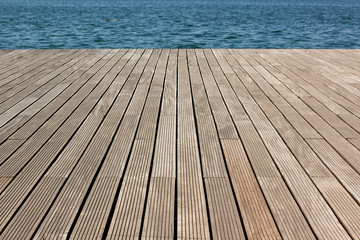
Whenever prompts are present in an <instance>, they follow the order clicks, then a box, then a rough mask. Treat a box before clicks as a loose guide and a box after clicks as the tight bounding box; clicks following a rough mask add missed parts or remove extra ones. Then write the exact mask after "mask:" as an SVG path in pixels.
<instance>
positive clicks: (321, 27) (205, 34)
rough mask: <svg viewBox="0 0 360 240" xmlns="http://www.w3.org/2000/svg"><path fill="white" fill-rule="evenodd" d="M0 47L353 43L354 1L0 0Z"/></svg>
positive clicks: (359, 18)
mask: <svg viewBox="0 0 360 240" xmlns="http://www.w3.org/2000/svg"><path fill="white" fill-rule="evenodd" d="M0 48H2V49H21V48H360V0H327V1H326V0H303V1H295V0H282V1H281V0H279V1H271V0H270V1H266V0H254V1H242V0H237V1H233V0H207V1H205V0H204V1H196V0H195V1H188V0H186V1H181V0H162V1H158V0H150V1H143V0H71V1H70V0H60V1H55V0H0Z"/></svg>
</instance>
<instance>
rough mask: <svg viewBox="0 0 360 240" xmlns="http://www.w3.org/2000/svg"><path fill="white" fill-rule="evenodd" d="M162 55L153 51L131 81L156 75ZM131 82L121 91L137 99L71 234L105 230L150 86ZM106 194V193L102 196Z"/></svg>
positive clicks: (88, 233) (99, 234)
mask: <svg viewBox="0 0 360 240" xmlns="http://www.w3.org/2000/svg"><path fill="white" fill-rule="evenodd" d="M158 58H159V51H156V52H155V53H153V54H152V55H151V57H150V59H149V62H148V64H147V65H146V67H145V69H144V66H143V65H140V66H139V67H138V68H137V69H134V71H133V74H132V75H131V76H130V79H131V81H130V82H133V81H135V80H136V81H139V82H138V84H140V83H141V82H142V81H143V78H144V77H149V75H148V74H149V73H150V78H152V74H153V72H154V69H155V67H156V62H157V60H158ZM141 66H142V67H141ZM136 76H138V77H136ZM140 76H141V77H140ZM130 82H129V85H127V86H126V87H124V89H123V91H121V93H120V96H122V97H123V98H130V96H131V95H132V92H133V91H135V93H134V96H133V100H132V101H131V103H130V105H129V108H128V110H127V112H126V113H125V116H124V119H123V120H122V123H121V125H120V126H119V129H118V130H117V133H116V136H115V138H114V142H113V144H112V145H111V148H110V150H109V153H108V155H107V157H106V159H105V161H104V163H103V166H102V168H101V169H100V172H99V175H98V177H97V178H96V181H95V184H94V186H93V188H92V189H91V192H90V194H89V196H88V198H87V201H86V202H85V206H84V208H83V209H82V210H81V213H80V216H79V220H78V221H77V224H76V225H75V227H74V231H73V234H72V235H71V236H70V237H71V238H74V239H77V238H79V237H84V238H86V236H88V237H90V236H94V237H95V236H97V237H101V236H103V234H104V229H105V225H106V222H107V217H108V215H109V214H110V211H111V206H112V204H113V201H114V198H115V194H116V190H117V188H118V185H119V182H120V178H121V176H122V172H123V170H124V167H125V165H126V161H127V159H128V155H129V154H130V151H131V146H132V142H133V139H134V135H135V131H136V127H137V126H138V121H139V119H140V113H139V111H141V109H142V108H143V105H144V101H145V99H144V98H145V97H146V92H147V91H148V87H146V86H144V87H138V88H136V84H135V85H134V84H132V83H130ZM141 99H143V100H141ZM121 102H122V101H121V100H120V99H119V103H118V104H120V103H121ZM117 115H118V114H116V112H114V116H113V117H114V118H116V116H117ZM120 136H121V137H120ZM139 146H140V145H139ZM101 189H109V192H108V193H106V192H104V191H102V190H101ZM102 194H105V195H104V196H103V197H101V196H102ZM99 195H100V196H99ZM97 203H98V204H102V205H104V206H105V209H104V210H103V209H99V208H95V209H94V208H92V207H91V206H93V204H97ZM94 218H96V219H99V221H95V222H94V221H90V219H94ZM88 222H89V223H88Z"/></svg>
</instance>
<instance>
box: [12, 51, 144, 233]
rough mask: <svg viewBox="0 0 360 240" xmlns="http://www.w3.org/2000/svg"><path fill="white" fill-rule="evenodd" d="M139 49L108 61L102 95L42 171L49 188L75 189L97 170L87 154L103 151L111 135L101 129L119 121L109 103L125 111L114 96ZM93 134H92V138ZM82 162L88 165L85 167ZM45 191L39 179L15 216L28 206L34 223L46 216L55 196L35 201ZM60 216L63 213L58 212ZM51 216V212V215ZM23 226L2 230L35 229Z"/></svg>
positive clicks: (117, 109) (57, 191)
mask: <svg viewBox="0 0 360 240" xmlns="http://www.w3.org/2000/svg"><path fill="white" fill-rule="evenodd" d="M142 52H143V50H139V51H138V53H137V54H136V56H134V58H133V60H132V61H130V63H129V66H127V65H125V63H126V62H128V60H129V58H130V57H131V56H132V55H133V51H130V52H129V55H127V56H125V59H124V60H125V61H119V62H117V61H116V59H115V61H114V62H113V63H110V64H109V66H111V67H112V69H111V70H110V72H109V73H108V74H107V75H106V76H105V79H104V80H105V81H104V82H103V84H104V85H105V89H107V91H106V93H105V95H103V97H102V98H101V100H100V102H99V104H97V105H96V107H95V108H94V109H93V111H92V112H91V113H90V115H89V116H88V118H87V119H86V122H85V124H84V125H82V126H81V128H80V129H79V131H78V132H77V134H76V135H75V136H74V138H73V139H72V140H71V142H70V143H69V144H68V145H67V148H66V149H65V151H63V153H62V154H61V155H60V157H59V159H58V160H57V161H56V162H55V164H54V165H53V166H52V167H51V168H50V169H49V171H48V172H47V173H46V175H45V179H47V180H48V182H49V181H52V184H53V185H52V188H54V190H55V191H54V192H55V193H57V194H62V192H59V191H60V190H61V189H62V187H64V190H63V191H65V192H71V191H73V190H74V189H72V188H71V187H74V185H75V186H78V185H77V184H79V183H84V182H86V181H88V180H89V179H88V178H87V177H89V178H90V174H91V171H94V170H96V168H95V167H94V166H96V165H95V163H96V161H100V160H101V157H95V158H92V159H91V158H90V157H89V155H88V154H90V156H91V154H93V156H97V155H96V153H97V151H102V149H104V148H105V149H106V147H107V144H105V141H110V140H111V135H110V136H109V137H108V138H106V137H104V132H102V131H106V130H109V132H108V134H111V131H110V130H111V128H109V127H108V124H113V123H114V119H115V121H119V122H120V120H121V118H120V119H118V118H114V117H111V113H109V114H110V116H109V114H108V115H107V112H108V109H109V108H110V107H112V108H111V109H115V111H114V110H112V114H114V112H115V113H118V114H119V115H118V116H120V117H121V112H122V111H123V112H124V111H125V108H126V105H127V104H126V103H125V105H124V106H121V105H122V104H123V103H124V102H123V101H121V100H124V99H117V102H118V103H119V102H121V104H120V105H119V104H114V100H115V99H116V98H117V96H118V94H119V92H120V90H121V89H122V85H123V84H124V82H126V79H127V76H126V72H128V73H127V74H129V70H130V72H131V69H132V68H133V66H134V65H135V64H136V62H137V60H138V59H139V58H140V56H141V55H142ZM120 56H121V55H120ZM145 60H146V57H145ZM114 64H115V65H114ZM124 65H125V68H124ZM123 68H124V69H125V75H123V74H121V73H122V71H121V70H122V69H123ZM129 68H130V69H129ZM119 70H120V76H121V77H120V78H116V75H117V73H118V71H119ZM126 70H127V71H126ZM118 76H119V75H118ZM122 77H124V78H122ZM105 116H108V117H109V118H106V119H107V120H104V121H103V118H104V117H105ZM100 123H102V124H101V126H100V128H99V129H98V125H99V124H100ZM113 125H114V126H112V128H113V129H114V128H115V129H116V126H117V125H116V124H113ZM97 129H98V130H97ZM96 130H97V131H96ZM95 132H96V134H95ZM94 134H95V135H94ZM93 135H94V137H93V138H92V136H93ZM91 140H93V141H91ZM96 140H103V142H104V145H102V146H101V147H99V148H97V147H92V148H91V145H92V146H94V144H98V142H96ZM89 141H91V142H90V146H89V147H88V148H86V147H87V146H88V143H89ZM85 149H86V151H85V152H84V150H85ZM94 153H95V154H94ZM100 156H101V155H100ZM80 157H82V158H81V159H79V158H80ZM83 159H86V161H85V162H84V160H83ZM91 161H92V162H93V165H92V164H89V163H91ZM85 166H87V167H88V168H87V167H85ZM89 168H90V169H89ZM91 168H93V169H92V170H91ZM79 170H80V171H79ZM71 173H73V174H71ZM87 173H88V174H87ZM69 175H70V176H69ZM75 179H77V180H75ZM79 179H81V181H78V180H79ZM67 180H68V181H67ZM74 180H75V183H74ZM90 180H91V178H90ZM78 182H79V183H78ZM65 183H66V185H65ZM44 184H45V185H44ZM84 185H85V184H84ZM82 187H84V186H82ZM79 189H80V188H79ZM75 191H76V190H75ZM79 191H80V190H79ZM45 193H46V180H44V181H42V182H40V184H39V185H38V186H37V188H36V189H35V190H34V191H33V192H32V195H30V199H28V200H27V201H26V202H25V206H23V207H22V209H21V214H18V215H16V216H15V217H16V218H21V215H22V216H24V215H26V214H29V211H31V209H34V210H35V211H36V212H35V213H33V214H32V215H33V219H34V221H36V222H37V224H40V223H41V220H42V218H44V217H45V216H47V217H48V218H49V216H48V215H47V211H48V209H49V207H50V206H51V204H52V202H53V201H54V200H55V198H56V197H57V196H56V195H55V196H54V195H51V196H49V197H48V198H46V201H43V203H42V204H41V205H38V202H39V200H40V199H39V197H37V196H39V195H41V194H45ZM60 196H61V195H60ZM70 196H72V195H69V196H68V197H69V198H70ZM73 197H74V196H73ZM57 199H59V200H60V199H61V197H58V198H57ZM62 200H63V201H62V203H63V204H64V205H66V204H68V202H66V200H64V199H62ZM68 200H70V199H68ZM80 200H81V199H80ZM78 201H79V199H78ZM76 210H77V209H76V208H72V211H76ZM61 216H63V217H64V215H61ZM65 216H66V214H65ZM67 217H70V216H67ZM51 218H52V217H51V216H50V219H51ZM61 220H63V219H62V218H61V217H60V216H59V221H58V222H56V223H59V222H61ZM55 221H56V220H55ZM13 224H17V223H16V221H15V222H13ZM69 224H70V225H71V222H70V223H69ZM62 227H63V228H66V227H69V225H66V226H64V225H62ZM22 229H23V231H22V232H15V233H14V232H11V231H5V233H6V234H8V235H9V236H14V235H15V236H16V234H17V235H20V234H23V236H26V235H25V234H28V235H32V234H34V231H35V230H36V229H34V228H32V226H31V225H30V224H29V225H26V224H25V225H22ZM55 233H56V232H55ZM55 233H54V234H55ZM60 234H61V233H60Z"/></svg>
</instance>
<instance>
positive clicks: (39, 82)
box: [0, 51, 92, 111]
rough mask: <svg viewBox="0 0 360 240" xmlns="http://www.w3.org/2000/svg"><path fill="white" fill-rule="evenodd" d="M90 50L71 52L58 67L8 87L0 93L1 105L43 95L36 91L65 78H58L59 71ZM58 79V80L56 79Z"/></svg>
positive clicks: (40, 90) (71, 64)
mask: <svg viewBox="0 0 360 240" xmlns="http://www.w3.org/2000/svg"><path fill="white" fill-rule="evenodd" d="M91 52H92V51H80V52H78V53H77V54H73V55H71V56H69V57H67V58H62V59H61V61H58V62H60V64H61V63H62V64H64V65H62V66H61V67H60V65H57V66H58V67H57V68H56V69H55V71H54V69H52V68H48V69H47V70H46V72H47V73H48V74H47V75H45V73H43V74H36V75H35V76H34V77H33V78H30V79H28V80H27V81H24V82H23V83H22V84H19V85H18V86H16V87H14V88H12V89H10V90H9V91H7V92H5V93H3V94H1V97H0V98H1V107H2V108H3V109H4V111H5V110H6V109H8V108H9V107H11V106H13V105H14V104H15V103H17V102H19V101H20V100H21V99H23V98H25V97H27V96H29V95H30V94H32V95H35V94H37V95H40V96H41V95H43V94H39V93H36V91H37V92H42V93H46V90H47V89H51V88H52V87H54V86H56V85H57V84H58V83H60V82H61V81H60V79H61V80H65V78H60V77H59V76H61V73H62V72H63V71H65V70H66V69H68V68H70V67H72V66H73V65H74V64H76V62H79V61H80V60H82V59H83V58H84V57H85V56H86V55H89V54H90V53H91ZM57 80H59V81H57Z"/></svg>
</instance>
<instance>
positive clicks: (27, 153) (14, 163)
mask: <svg viewBox="0 0 360 240" xmlns="http://www.w3.org/2000/svg"><path fill="white" fill-rule="evenodd" d="M114 54H115V52H113V53H112V54H110V55H109V57H110V58H111V57H113V55H114ZM108 60H109V59H106V60H105V59H104V61H105V62H103V63H102V64H105V63H106V62H107V61H108ZM102 66H103V65H101V64H99V65H97V66H96V68H98V69H99V68H101V67H102ZM98 69H97V70H98ZM94 70H95V71H97V70H96V69H94ZM103 74H105V73H103ZM94 76H96V75H94ZM101 79H102V76H101V75H100V74H99V75H98V76H97V77H93V78H92V79H91V80H92V81H95V82H96V81H97V83H98V82H100V81H101ZM95 86H96V85H94V86H93V88H94V87H95ZM81 90H83V91H81ZM81 90H80V91H78V92H77V93H78V95H77V98H78V99H75V101H76V100H78V102H79V103H81V102H82V100H83V98H84V97H86V96H87V94H86V91H88V92H90V91H91V90H92V88H90V89H81ZM104 90H105V89H104ZM84 92H85V94H84V95H82V94H81V93H84ZM99 93H100V92H98V94H99ZM100 95H101V94H100ZM73 100H74V99H73ZM70 103H71V101H70V102H67V108H62V110H63V111H64V109H66V111H65V114H64V116H62V115H61V114H58V113H56V114H55V115H52V118H51V121H47V122H46V123H45V124H43V125H42V126H41V128H40V129H38V130H37V132H36V134H34V135H32V136H31V138H29V139H28V141H27V142H26V143H25V145H23V146H22V148H20V149H19V150H18V151H17V152H16V154H14V155H12V156H11V158H10V159H9V160H7V161H6V162H5V163H4V164H3V165H2V168H1V170H2V171H1V173H0V174H6V175H9V176H11V175H13V174H16V172H17V171H18V170H19V169H20V168H21V167H22V166H23V165H24V164H25V163H26V162H27V161H28V160H29V159H31V156H33V155H34V154H35V153H36V152H37V151H38V148H40V147H41V146H42V145H43V144H44V142H46V140H47V139H49V137H51V136H52V134H53V133H54V132H55V131H56V130H57V128H58V127H59V126H62V128H61V129H62V131H68V130H69V129H74V126H73V127H72V128H68V129H66V125H65V127H64V126H63V125H61V123H62V122H64V121H65V120H68V121H67V122H68V124H70V125H71V124H72V125H75V124H74V123H75V122H78V123H79V124H80V123H81V118H78V117H76V115H75V117H71V118H70V119H69V115H70V114H71V113H72V112H73V111H74V108H75V107H74V106H72V105H71V104H70ZM95 103H96V102H94V104H95ZM76 107H77V106H76ZM87 109H88V110H90V109H91V106H90V105H89V106H88V108H85V107H83V108H79V109H78V110H77V111H78V112H79V115H80V116H83V117H85V116H86V115H83V114H85V113H86V110H87ZM81 111H83V112H81ZM71 121H74V122H72V123H69V122H71ZM40 124H41V123H40ZM27 131H29V129H27V128H24V131H18V132H17V133H15V134H14V135H12V139H26V138H27V134H29V132H27ZM30 133H32V132H30ZM69 134H70V133H68V135H69ZM58 135H61V132H60V133H58ZM70 135H71V134H70ZM31 143H32V144H31ZM34 143H36V144H34ZM10 169H11V170H10Z"/></svg>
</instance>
